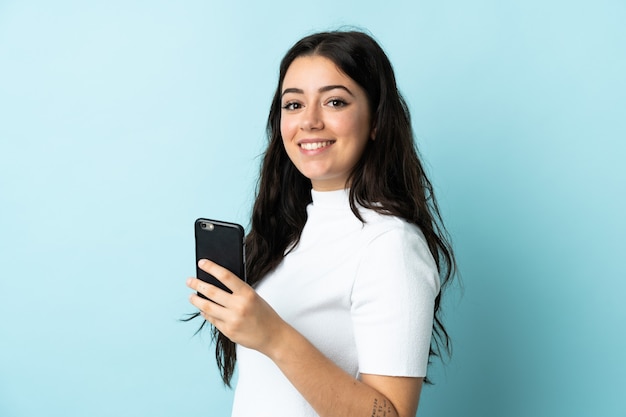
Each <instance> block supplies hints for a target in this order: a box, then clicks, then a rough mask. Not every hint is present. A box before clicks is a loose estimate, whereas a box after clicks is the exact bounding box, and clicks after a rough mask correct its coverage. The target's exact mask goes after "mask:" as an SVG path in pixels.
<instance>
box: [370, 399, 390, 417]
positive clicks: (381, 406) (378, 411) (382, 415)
mask: <svg viewBox="0 0 626 417" xmlns="http://www.w3.org/2000/svg"><path fill="white" fill-rule="evenodd" d="M391 416H392V413H391V405H389V404H387V400H386V399H385V398H383V399H382V401H380V403H379V402H378V398H374V407H373V409H372V417H391Z"/></svg>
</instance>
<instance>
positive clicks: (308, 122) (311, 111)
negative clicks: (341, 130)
mask: <svg viewBox="0 0 626 417" xmlns="http://www.w3.org/2000/svg"><path fill="white" fill-rule="evenodd" d="M301 115H302V118H301V119H300V128H301V129H302V130H320V129H323V128H324V122H323V121H322V114H321V109H320V108H319V106H307V107H305V109H304V111H303V112H302V113H301Z"/></svg>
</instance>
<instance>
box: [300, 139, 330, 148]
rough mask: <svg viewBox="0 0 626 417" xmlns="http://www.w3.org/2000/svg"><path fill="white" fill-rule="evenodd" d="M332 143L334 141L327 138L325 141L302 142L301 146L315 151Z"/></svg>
mask: <svg viewBox="0 0 626 417" xmlns="http://www.w3.org/2000/svg"><path fill="white" fill-rule="evenodd" d="M331 143H333V142H332V141H331V140H327V141H325V142H311V143H301V144H300V147H302V149H305V150H307V151H314V150H316V149H319V148H323V147H325V146H328V145H330V144H331Z"/></svg>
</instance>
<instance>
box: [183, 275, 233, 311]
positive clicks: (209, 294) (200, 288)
mask: <svg viewBox="0 0 626 417" xmlns="http://www.w3.org/2000/svg"><path fill="white" fill-rule="evenodd" d="M187 286H188V287H189V288H191V289H194V290H196V292H198V293H200V294H202V295H204V296H205V297H206V298H208V299H209V300H210V301H212V302H214V303H218V304H220V305H222V306H223V305H225V304H224V303H226V302H228V297H229V296H230V294H229V293H228V292H226V291H224V290H222V289H221V288H219V287H216V286H215V285H212V284H209V283H208V282H204V281H202V280H200V279H197V278H189V279H187ZM201 299H202V300H204V301H207V300H206V299H203V298H201Z"/></svg>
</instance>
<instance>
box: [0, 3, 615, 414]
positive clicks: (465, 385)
mask: <svg viewBox="0 0 626 417" xmlns="http://www.w3.org/2000/svg"><path fill="white" fill-rule="evenodd" d="M624 22H626V3H625V2H624V1H617V0H616V1H602V0H600V1H539V0H530V1H499V0H479V1H473V2H464V1H458V0H456V1H455V0H450V1H430V2H427V1H396V2H393V1H389V2H384V3H383V2H380V1H362V0H360V1H348V2H340V1H336V0H320V1H316V2H309V3H293V2H286V1H282V0H280V1H273V2H272V3H271V5H267V4H266V3H265V2H252V1H250V2H248V3H243V2H237V1H228V2H227V1H179V2H169V1H134V2H128V1H120V0H109V1H106V2H105V1H101V2H99V1H98V2H96V1H91V2H86V1H69V0H56V1H54V2H43V1H6V0H5V1H0V214H1V215H0V297H1V298H0V300H1V301H0V416H2V417H23V416H66V417H70V416H92V417H99V416H113V415H114V416H152V417H160V416H195V415H205V416H227V415H228V413H229V411H230V403H231V399H232V393H231V391H229V390H227V389H225V388H223V387H222V386H221V385H220V381H219V378H218V374H217V370H216V367H215V365H214V363H213V360H212V357H213V355H212V353H211V350H210V349H209V348H208V347H207V346H208V344H209V337H208V336H207V335H205V336H202V337H196V338H194V337H192V334H193V331H194V329H195V325H193V324H183V323H180V322H179V321H178V319H179V318H181V317H182V316H183V315H184V314H185V313H187V312H190V311H191V310H192V309H191V308H190V305H189V304H188V302H187V297H188V294H189V292H188V290H187V289H186V287H185V285H184V281H185V278H186V277H187V276H190V275H192V274H193V273H194V254H193V232H192V227H193V226H192V224H193V221H194V219H195V218H196V217H200V216H207V217H214V218H223V219H228V220H232V221H237V222H241V223H242V224H244V225H247V224H248V216H249V212H250V206H251V202H252V197H253V193H254V188H255V179H256V175H257V171H258V164H259V154H260V153H261V152H262V150H263V148H264V143H265V138H264V127H265V120H266V116H267V111H268V108H269V102H270V99H271V95H272V92H273V90H274V88H275V83H276V77H277V68H278V63H279V61H280V59H281V57H282V55H283V54H284V52H285V51H286V50H287V49H288V48H289V47H290V46H291V45H292V44H293V42H295V41H296V40H297V39H299V38H300V37H301V36H303V35H305V34H308V33H310V32H312V31H317V30H324V29H334V28H337V27H341V26H342V25H356V26H359V27H362V28H366V29H369V30H370V31H371V32H372V33H373V34H374V36H375V37H376V38H377V39H378V40H379V41H380V43H381V44H382V45H383V47H384V48H385V49H386V51H387V52H388V54H389V56H390V58H391V60H392V62H393V64H394V66H395V69H396V72H397V76H398V82H399V85H400V88H401V91H402V92H403V94H404V95H405V97H406V99H407V101H408V103H409V105H410V108H411V111H412V115H413V122H414V129H415V132H416V135H417V138H418V141H419V146H420V148H421V152H422V154H423V156H424V159H425V161H426V164H427V166H428V169H429V171H430V172H431V176H432V180H433V182H434V184H435V186H436V189H437V192H438V196H439V198H440V202H441V205H442V210H443V213H444V216H445V219H446V222H447V225H448V227H449V229H450V232H451V234H452V236H453V240H454V244H455V248H456V253H457V256H458V261H459V266H460V269H461V271H462V278H463V286H464V290H462V289H461V287H460V286H458V285H457V286H455V287H454V288H453V289H452V291H451V292H450V296H449V297H448V302H447V310H446V311H447V323H448V326H449V330H450V332H451V333H452V335H453V338H454V348H455V350H454V356H453V358H452V360H451V361H450V362H449V363H448V365H447V366H445V367H442V366H439V365H437V366H435V367H434V368H433V377H434V379H435V381H436V382H437V384H436V385H435V386H432V387H426V388H425V389H424V391H423V397H422V402H421V405H420V412H419V415H420V416H459V417H461V416H462V417H467V416H507V417H518V416H519V417H522V416H532V417H541V416H546V417H554V416H568V417H576V416H581V417H582V416H594V417H595V416H603V417H618V416H619V417H624V416H626V405H625V404H626V403H625V402H624V393H626V358H625V355H626V332H625V330H624V329H625V328H626V307H625V306H624V302H623V298H624V296H625V295H626V267H625V266H624V259H625V257H624V249H625V248H626V245H625V244H624V242H623V238H624V234H625V232H626V221H625V217H626V216H625V215H624V213H625V212H626V192H625V191H626V168H625V164H624V162H623V160H624V157H625V156H626V145H625V142H626V141H625V139H626V117H625V115H626V76H625V74H626V56H625V55H626V53H625V51H626V47H625V45H626V30H625V29H624V27H625V25H624Z"/></svg>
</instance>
